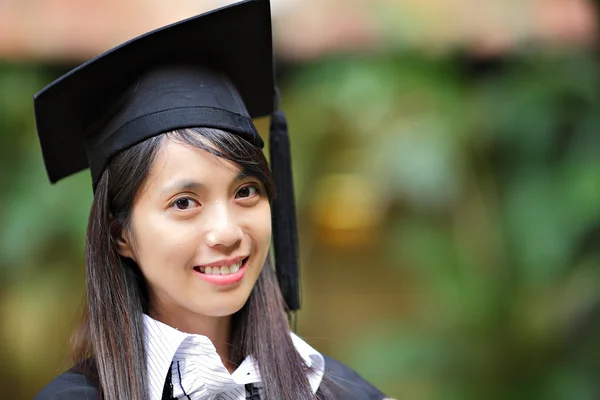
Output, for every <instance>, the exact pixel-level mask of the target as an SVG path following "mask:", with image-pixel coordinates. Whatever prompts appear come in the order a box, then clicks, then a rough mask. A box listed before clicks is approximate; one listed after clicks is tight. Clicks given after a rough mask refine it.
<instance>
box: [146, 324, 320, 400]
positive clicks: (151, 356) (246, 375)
mask: <svg viewBox="0 0 600 400" xmlns="http://www.w3.org/2000/svg"><path fill="white" fill-rule="evenodd" d="M144 325H145V332H146V336H145V347H146V365H147V370H148V372H147V374H148V389H149V392H150V393H149V394H150V400H160V399H161V398H162V393H163V388H164V384H165V379H166V376H167V374H168V371H169V369H170V368H171V363H172V361H173V359H174V358H176V357H177V358H178V359H179V358H181V357H182V354H180V353H181V351H180V352H179V353H178V351H179V350H180V347H181V346H182V343H183V342H184V341H185V342H186V344H187V348H189V343H193V347H194V354H195V355H199V356H206V357H202V358H203V362H211V363H212V364H213V365H212V366H214V367H215V368H219V367H223V368H224V366H223V365H222V363H221V361H220V358H219V357H218V355H217V354H216V349H215V347H214V345H213V344H212V342H211V341H210V339H209V338H208V337H206V336H203V335H195V334H189V333H185V332H181V331H179V330H177V329H175V328H172V327H170V326H169V325H166V324H163V323H162V322H160V321H157V320H155V319H153V318H151V317H150V316H148V315H146V314H144ZM290 334H291V337H292V343H293V344H294V347H295V348H296V350H297V351H298V353H299V354H300V356H301V357H302V359H303V360H304V362H305V363H306V365H307V366H308V367H309V368H311V372H310V373H309V374H308V375H307V378H308V380H309V383H310V386H311V388H312V391H313V393H316V391H317V389H318V388H319V385H320V383H321V380H322V379H323V374H324V371H325V360H324V359H323V356H322V355H321V353H319V352H318V351H317V350H315V349H314V348H312V347H311V346H310V345H309V344H308V343H306V342H305V341H304V340H302V339H301V338H300V337H298V336H297V335H295V334H294V333H290ZM186 339H188V340H186ZM207 360H211V361H207ZM231 379H232V380H233V381H235V383H237V384H242V385H243V384H247V383H256V382H260V374H259V369H258V365H257V364H256V361H255V360H254V358H253V357H252V356H248V357H246V358H245V359H244V361H242V363H241V364H240V365H239V367H238V368H237V369H236V370H235V371H234V372H233V373H232V374H231Z"/></svg>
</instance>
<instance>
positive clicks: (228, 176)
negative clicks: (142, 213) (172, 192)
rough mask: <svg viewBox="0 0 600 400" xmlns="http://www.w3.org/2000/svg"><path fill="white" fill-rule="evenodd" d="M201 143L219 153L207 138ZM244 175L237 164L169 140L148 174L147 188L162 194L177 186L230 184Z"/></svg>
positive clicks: (163, 144)
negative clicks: (165, 190)
mask: <svg viewBox="0 0 600 400" xmlns="http://www.w3.org/2000/svg"><path fill="white" fill-rule="evenodd" d="M201 140H202V141H203V142H204V144H205V145H207V147H209V148H212V149H214V150H217V151H218V149H216V148H215V146H214V144H212V143H211V142H210V141H209V140H208V139H206V138H202V139H201ZM242 176H243V174H242V170H241V168H240V166H239V165H238V164H237V163H235V162H233V161H230V160H226V159H224V158H222V157H218V156H217V155H215V154H212V153H210V152H209V151H207V150H204V149H201V148H198V147H195V146H192V145H191V144H188V143H184V142H182V141H180V140H177V139H173V138H167V140H165V141H164V142H163V143H162V145H161V146H160V148H159V149H158V151H157V153H156V157H155V160H154V163H153V165H152V168H151V169H150V173H149V175H148V180H147V182H148V185H147V189H159V190H161V191H162V190H164V189H165V188H168V187H174V186H187V187H191V186H193V185H194V184H196V185H195V186H198V185H202V186H208V185H217V184H229V183H230V182H231V181H234V180H237V179H239V178H240V177H242Z"/></svg>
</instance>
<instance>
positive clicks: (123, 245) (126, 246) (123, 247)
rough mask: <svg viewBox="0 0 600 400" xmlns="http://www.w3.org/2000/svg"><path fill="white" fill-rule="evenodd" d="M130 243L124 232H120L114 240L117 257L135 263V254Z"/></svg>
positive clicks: (126, 233)
mask: <svg viewBox="0 0 600 400" xmlns="http://www.w3.org/2000/svg"><path fill="white" fill-rule="evenodd" d="M131 242H132V241H131V238H130V237H129V235H128V232H125V231H120V232H119V235H118V236H117V237H116V239H115V243H116V244H117V251H118V253H119V255H120V256H122V257H126V258H131V259H132V260H133V261H135V254H134V252H133V247H132V246H131Z"/></svg>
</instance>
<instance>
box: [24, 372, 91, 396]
mask: <svg viewBox="0 0 600 400" xmlns="http://www.w3.org/2000/svg"><path fill="white" fill-rule="evenodd" d="M97 399H98V389H97V386H96V384H94V382H92V381H90V380H88V379H87V378H86V377H85V375H84V374H83V372H82V371H81V370H79V369H78V368H76V367H74V368H72V369H70V370H68V371H66V372H63V373H62V374H60V375H59V376H57V377H56V378H54V379H53V380H52V381H51V382H50V383H49V384H48V385H46V387H44V388H43V389H42V390H41V391H40V392H39V393H38V394H37V395H36V396H35V397H34V398H33V400H97Z"/></svg>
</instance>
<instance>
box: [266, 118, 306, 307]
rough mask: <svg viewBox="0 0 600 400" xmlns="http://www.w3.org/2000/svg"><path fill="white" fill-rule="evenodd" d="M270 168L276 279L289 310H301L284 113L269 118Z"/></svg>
mask: <svg viewBox="0 0 600 400" xmlns="http://www.w3.org/2000/svg"><path fill="white" fill-rule="evenodd" d="M270 135H271V136H270V138H269V142H270V143H269V146H270V150H271V169H272V171H273V177H274V179H275V186H276V189H277V192H276V197H275V201H274V203H273V210H272V217H273V242H274V246H275V268H276V270H277V280H278V281H279V287H280V288H281V292H282V294H283V298H284V299H285V303H286V305H287V308H288V311H295V310H298V309H300V288H299V286H300V282H299V268H298V233H297V231H296V206H295V201H294V183H293V179H292V158H291V155H290V139H289V136H288V131H287V122H286V120H285V114H284V113H283V111H280V110H276V111H275V112H274V113H273V115H272V116H271V133H270Z"/></svg>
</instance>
